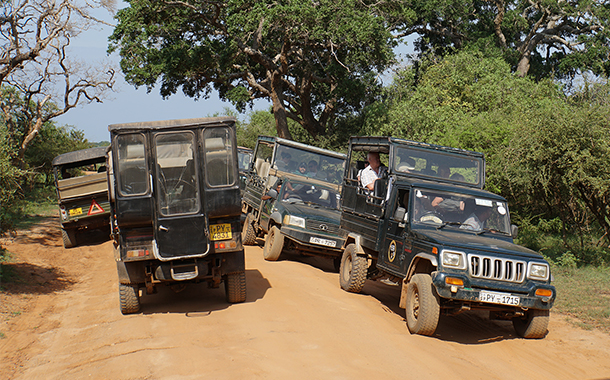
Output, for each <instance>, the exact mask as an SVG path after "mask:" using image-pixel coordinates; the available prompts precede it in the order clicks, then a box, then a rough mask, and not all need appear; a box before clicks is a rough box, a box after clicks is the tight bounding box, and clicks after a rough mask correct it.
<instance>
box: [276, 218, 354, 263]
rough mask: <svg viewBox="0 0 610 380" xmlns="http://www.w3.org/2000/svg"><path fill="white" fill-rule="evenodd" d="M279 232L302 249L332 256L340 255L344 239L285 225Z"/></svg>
mask: <svg viewBox="0 0 610 380" xmlns="http://www.w3.org/2000/svg"><path fill="white" fill-rule="evenodd" d="M280 231H281V232H282V234H283V235H284V236H285V237H287V238H289V239H290V240H292V241H294V242H295V243H297V244H299V245H301V246H303V247H307V249H309V250H314V251H316V250H319V251H321V252H327V253H330V254H331V255H333V256H336V255H341V247H342V246H343V243H344V242H345V239H342V238H341V237H339V236H336V235H331V234H322V233H313V232H309V231H307V230H302V229H299V228H293V227H289V226H285V225H284V226H282V228H281V229H280ZM316 241H317V242H316Z"/></svg>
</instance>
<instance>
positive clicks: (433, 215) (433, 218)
mask: <svg viewBox="0 0 610 380" xmlns="http://www.w3.org/2000/svg"><path fill="white" fill-rule="evenodd" d="M419 221H420V222H432V223H436V224H443V219H442V217H441V215H440V214H438V213H437V212H434V211H430V212H427V213H425V214H424V215H422V216H421V218H419Z"/></svg>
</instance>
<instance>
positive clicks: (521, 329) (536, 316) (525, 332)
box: [513, 309, 549, 339]
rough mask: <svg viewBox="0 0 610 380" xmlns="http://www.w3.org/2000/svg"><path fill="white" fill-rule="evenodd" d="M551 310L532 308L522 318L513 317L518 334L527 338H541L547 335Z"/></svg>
mask: <svg viewBox="0 0 610 380" xmlns="http://www.w3.org/2000/svg"><path fill="white" fill-rule="evenodd" d="M548 325H549V311H548V310H535V309H531V310H528V311H527V313H525V316H523V317H522V318H513V327H514V328H515V331H516V332H517V335H519V336H520V337H523V338H526V339H540V338H544V336H545V335H546V331H547V327H548Z"/></svg>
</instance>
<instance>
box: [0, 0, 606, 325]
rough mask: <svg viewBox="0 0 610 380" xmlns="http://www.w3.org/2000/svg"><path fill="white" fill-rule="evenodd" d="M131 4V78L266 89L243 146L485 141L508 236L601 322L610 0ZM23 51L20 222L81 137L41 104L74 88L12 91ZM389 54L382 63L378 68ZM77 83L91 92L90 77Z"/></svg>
mask: <svg viewBox="0 0 610 380" xmlns="http://www.w3.org/2000/svg"><path fill="white" fill-rule="evenodd" d="M126 3H127V4H128V7H127V8H125V9H123V10H121V11H120V12H119V13H118V16H117V27H116V29H115V31H114V33H113V35H112V36H111V37H110V41H111V43H110V47H109V48H110V50H112V51H116V52H118V53H119V54H121V57H122V61H121V67H122V69H123V72H124V74H125V77H126V79H127V81H128V82H130V83H131V84H133V85H135V86H136V87H137V86H145V87H147V88H148V89H149V90H151V89H153V88H154V86H155V84H158V83H161V88H160V92H161V94H160V95H161V96H163V97H168V96H171V95H172V94H175V93H176V92H177V91H178V90H180V89H181V90H182V91H183V92H184V93H185V94H186V95H187V96H191V97H195V98H199V97H203V98H205V97H206V96H207V95H208V94H209V93H210V92H211V91H218V93H219V94H220V96H221V98H222V99H224V100H227V101H231V102H233V104H234V105H235V107H236V109H237V110H239V111H244V110H245V109H247V106H248V105H249V104H250V103H251V102H252V101H254V100H256V99H259V98H266V99H268V100H270V101H272V104H273V106H272V107H271V109H270V110H269V111H256V112H249V113H247V114H246V116H245V117H243V118H240V119H242V120H241V121H240V123H239V125H238V144H239V145H243V146H248V147H251V148H252V147H254V144H255V142H256V137H257V136H258V135H259V134H265V135H279V136H282V137H290V138H292V139H294V140H296V141H301V142H303V143H307V144H312V145H316V146H319V147H323V148H327V149H332V150H336V151H342V152H345V151H346V150H347V140H348V138H349V136H351V135H384V136H394V137H399V138H405V139H411V140H416V141H424V142H428V143H434V144H441V145H447V146H452V147H457V148H463V149H468V150H475V151H480V152H483V153H485V157H486V162H487V164H486V165H487V167H486V173H487V179H486V188H487V190H490V191H492V192H495V193H497V194H500V195H502V196H504V197H506V198H507V199H508V201H509V204H510V207H511V210H510V211H511V215H512V221H513V223H514V224H516V225H517V226H518V227H519V236H518V238H517V242H518V243H519V244H522V245H524V246H526V247H529V248H531V249H533V250H535V251H538V252H540V253H542V254H543V255H544V256H545V257H546V258H547V259H548V260H549V261H550V262H551V263H552V264H553V272H554V276H555V285H556V286H557V288H558V294H559V297H558V300H557V302H556V306H555V310H556V311H559V312H563V313H566V314H568V315H571V316H574V317H576V318H577V319H578V321H580V322H579V323H581V324H582V326H583V327H587V328H593V327H595V328H602V329H605V330H606V331H610V306H609V305H610V284H609V281H610V280H609V278H610V269H609V268H610V137H609V136H610V84H609V83H608V75H609V74H610V63H609V61H608V60H607V59H606V57H607V56H608V54H610V42H608V41H610V35H609V33H610V25H608V23H610V21H609V20H610V17H609V16H610V15H609V13H608V9H607V7H604V6H603V5H601V4H598V3H595V2H576V3H566V2H561V1H558V0H550V1H546V2H541V1H529V2H522V1H504V2H479V1H460V2H459V3H455V2H453V1H447V2H434V1H433V2H430V1H401V0H398V1H393V2H383V1H382V2H367V1H358V2H353V1H340V2H337V1H334V0H332V1H331V0H322V1H317V2H303V1H297V0H293V1H287V2H283V3H282V4H279V3H277V2H275V1H268V2H267V1H258V2H239V1H231V2H194V1H185V2H181V3H180V4H178V3H171V4H169V3H167V2H163V1H158V2H157V1H155V2H151V1H149V0H128V1H126ZM6 11H7V12H8V11H10V9H9V8H7V10H6ZM297 14H298V15H299V17H295V15H297ZM176 15H179V17H176ZM7 19H8V18H7ZM558 20H560V21H558ZM191 29H193V30H191ZM15 30H17V29H15ZM24 30H27V28H25V29H24ZM66 30H68V29H66ZM381 31H383V32H381ZM549 33H551V34H552V33H555V35H551V34H549ZM415 34H417V36H416V39H415V40H414V43H413V46H414V51H413V54H412V55H411V56H410V57H409V60H408V62H406V63H405V64H399V63H398V62H397V60H396V59H395V57H394V56H393V53H392V48H394V47H395V46H396V45H397V44H398V43H400V42H401V40H400V38H402V37H407V36H414V35H415ZM305 37H306V38H305ZM373 37H374V38H373ZM66 38H68V40H67V42H68V43H69V35H66V36H64V39H63V40H62V41H64V42H66ZM18 50H19V49H18V48H16V50H15V51H18ZM134 51H135V52H137V54H134ZM271 57H277V59H273V58H271ZM58 58H59V59H60V61H61V58H64V57H63V56H61V57H58ZM11 62H12V61H11ZM2 65H4V66H2ZM31 65H36V62H35V61H32V62H25V61H24V62H21V63H20V65H16V66H14V67H13V66H10V65H9V64H5V63H1V62H0V69H1V70H0V73H2V75H4V73H5V72H13V73H15V75H13V76H11V75H6V76H0V85H1V86H2V87H1V88H0V89H1V92H0V96H1V98H0V105H1V106H2V111H3V112H2V118H0V230H1V233H8V232H10V231H11V230H13V229H15V228H27V224H22V223H24V221H26V220H27V219H28V218H25V216H26V215H28V214H32V212H33V210H31V209H28V199H29V200H32V199H34V200H35V202H37V204H44V203H45V202H47V201H48V202H51V200H53V202H54V193H53V190H52V177H51V175H50V174H51V172H50V169H51V167H50V163H51V160H52V159H53V157H55V156H56V155H58V154H61V153H64V152H67V151H72V150H78V149H83V148H87V147H90V146H92V144H91V143H90V142H88V141H87V140H86V139H85V138H84V136H83V133H82V132H81V131H79V130H78V129H75V128H71V127H65V126H58V125H56V124H55V123H54V122H53V120H52V119H53V117H52V115H53V114H54V112H55V111H57V110H58V109H60V110H64V112H65V111H67V110H69V109H70V107H71V104H72V103H70V104H62V103H61V102H60V101H59V100H55V101H56V102H58V104H53V101H54V100H53V99H69V97H63V98H62V97H60V98H57V97H55V98H51V100H49V99H47V98H45V101H44V102H41V100H37V99H36V98H35V97H33V95H32V94H31V93H28V92H27V91H26V92H24V91H23V90H24V89H33V88H35V87H36V86H33V84H35V83H37V82H35V81H34V82H31V83H29V85H28V83H27V82H18V80H26V81H27V79H28V76H27V75H21V74H23V73H24V70H26V69H27V68H28V67H30V66H31ZM388 68H389V70H391V72H392V73H393V75H392V80H391V81H389V83H388V81H386V82H382V81H381V80H380V78H382V77H387V73H388ZM98 71H99V72H106V73H108V75H109V77H108V78H106V80H105V81H100V82H99V84H100V86H101V87H98V90H99V89H100V88H101V89H108V88H111V86H112V83H113V78H114V76H113V75H114V72H113V71H104V70H98ZM382 74H384V75H385V76H384V75H382ZM29 78H31V77H29ZM271 78H273V80H271ZM74 82H75V81H72V83H74ZM88 83H94V81H90V82H88ZM89 90H90V91H93V88H90V89H89ZM73 91H77V88H75V89H73ZM99 91H101V90H99ZM74 93H75V92H73V94H74ZM35 94H37V93H35ZM86 98H87V99H89V101H100V99H99V98H97V97H96V96H94V95H93V92H92V93H91V95H90V96H86ZM231 112H233V111H226V110H225V113H231ZM43 115H46V116H44V117H42V116H43ZM47 116H49V117H47ZM37 120H40V123H36V121H37ZM33 126H35V127H36V128H37V129H35V130H33V129H32V127H33ZM0 249H1V248H0ZM0 255H2V257H5V254H3V253H2V251H0ZM2 257H0V260H2ZM0 275H1V274H0Z"/></svg>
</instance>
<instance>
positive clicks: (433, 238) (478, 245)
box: [412, 228, 542, 259]
mask: <svg viewBox="0 0 610 380" xmlns="http://www.w3.org/2000/svg"><path fill="white" fill-rule="evenodd" d="M412 233H413V234H414V235H415V237H416V238H417V239H419V240H424V241H429V242H430V243H434V244H438V245H441V246H443V248H448V249H456V250H463V251H466V252H473V251H477V252H481V253H483V254H490V255H493V254H503V255H516V256H520V257H523V258H532V259H541V258H542V255H541V254H539V253H537V252H535V251H532V250H531V249H529V248H525V247H522V246H520V245H517V244H514V243H512V242H510V241H507V240H508V239H509V238H508V237H504V236H503V237H501V238H494V237H490V236H489V235H492V233H491V232H486V233H483V234H481V235H476V234H474V233H472V232H468V231H452V230H449V229H444V228H443V229H440V230H437V229H436V228H434V229H431V228H416V229H413V230H412ZM504 239H507V240H504Z"/></svg>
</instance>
